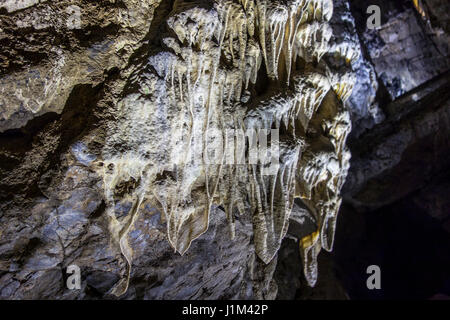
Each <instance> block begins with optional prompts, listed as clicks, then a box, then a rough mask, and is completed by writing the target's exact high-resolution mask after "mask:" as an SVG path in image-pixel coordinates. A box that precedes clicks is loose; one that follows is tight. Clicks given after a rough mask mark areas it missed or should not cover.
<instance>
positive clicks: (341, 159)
mask: <svg viewBox="0 0 450 320" xmlns="http://www.w3.org/2000/svg"><path fill="white" fill-rule="evenodd" d="M69 6H72V7H70V8H69ZM73 6H75V8H74V7H73ZM0 8H2V9H1V11H0V16H1V23H0V43H1V45H2V47H6V48H7V49H6V50H4V51H2V52H1V53H0V71H1V73H0V74H1V76H0V84H1V86H0V90H1V96H0V131H1V133H0V159H1V166H0V177H1V182H0V187H1V190H2V194H1V196H0V208H1V214H0V221H1V224H0V234H1V240H0V297H2V298H58V299H70V298H81V299H83V298H104V297H116V296H117V297H120V298H141V299H196V298H199V299H200V298H209V299H229V298H243V299H255V298H256V299H274V298H275V297H276V296H277V283H276V281H275V279H278V278H279V277H275V278H274V272H275V270H276V267H277V252H278V251H279V249H280V247H281V245H282V242H283V239H287V238H285V236H286V235H287V234H288V233H289V236H288V237H289V239H290V241H295V243H296V246H297V247H299V261H298V263H299V269H301V270H303V272H304V277H305V279H306V282H307V284H308V285H310V286H314V285H315V284H316V282H317V281H318V278H319V279H320V272H319V271H318V263H317V261H318V255H319V253H320V252H321V250H322V249H325V250H326V251H331V250H332V249H333V242H334V237H335V229H336V221H337V215H338V211H339V208H340V205H341V202H342V195H341V190H342V187H343V185H344V183H345V181H346V176H347V172H348V170H349V168H350V151H349V149H348V147H347V146H346V140H347V137H348V135H349V133H350V131H351V128H352V121H353V124H354V125H355V127H356V132H358V134H359V133H362V132H364V131H365V130H367V129H371V128H372V127H373V126H374V125H375V124H377V123H380V122H382V121H383V120H384V117H385V115H384V113H383V111H381V110H380V108H379V106H378V103H379V101H378V100H377V99H376V95H377V92H378V90H379V82H378V81H377V79H376V78H377V75H376V72H379V70H378V69H377V68H378V66H379V65H378V64H377V61H375V60H373V59H372V60H371V61H370V60H369V57H367V55H364V54H363V53H362V49H361V46H360V40H359V36H358V33H357V30H356V26H355V22H354V19H353V17H352V14H351V12H350V9H349V5H348V3H347V2H346V1H332V0H289V1H281V0H280V1H268V0H247V1H245V0H241V1H237V0H234V1H231V0H215V1H213V0H208V1H207V0H199V1H180V0H177V1H164V0H163V1H154V0H147V1H135V0H124V1H88V0H78V1H59V2H58V3H57V4H55V3H53V2H51V1H22V2H20V4H17V3H14V2H12V1H0ZM68 8H69V10H68ZM77 8H78V9H77ZM75 9H76V10H79V13H80V19H81V20H80V24H79V25H76V24H75V25H73V24H72V25H70V24H68V23H67V21H72V20H70V19H73V18H74V16H73V14H74V11H73V10H75ZM55 12H57V13H58V15H55ZM75 12H77V11H75ZM372 63H373V64H372ZM378 76H379V74H378ZM359 80H360V81H359ZM415 84H416V83H415ZM415 84H413V85H415ZM417 84H418V83H417ZM413 87H414V86H413ZM413 87H408V85H406V87H405V90H409V89H411V88H413ZM213 130H214V132H216V135H215V136H213V137H212V138H211V136H210V135H209V133H210V132H212V131H213ZM229 130H235V131H239V132H240V131H242V132H247V131H248V130H267V131H268V132H271V137H270V138H272V140H270V138H269V141H271V144H272V145H270V146H269V147H273V143H274V141H276V142H277V144H278V146H279V148H278V150H277V151H278V152H279V154H278V153H277V154H276V155H277V157H276V158H277V159H278V160H277V163H276V165H275V166H274V167H273V168H272V169H273V170H272V171H271V174H265V173H264V172H263V169H264V166H263V164H261V163H256V164H254V163H249V162H248V160H245V161H244V162H239V153H240V152H243V153H244V154H249V153H250V150H249V148H250V147H249V145H248V144H247V145H244V146H243V148H240V145H239V144H238V141H237V139H234V138H235V137H232V139H231V140H230V139H228V137H227V132H229ZM271 130H274V131H271ZM275 132H276V133H275ZM217 133H218V134H217ZM218 137H219V138H220V139H218ZM274 139H275V140H274ZM218 140H221V141H218ZM211 149H212V150H215V153H214V155H215V156H217V155H218V157H216V158H215V162H214V163H209V162H208V161H207V157H211V156H212V154H211ZM222 149H224V152H220V151H221V150H222ZM271 150H272V152H273V150H274V149H273V148H272V149H271ZM355 188H356V187H355ZM282 256H285V255H282ZM319 260H320V259H319ZM71 264H76V265H78V266H80V268H81V271H82V288H81V290H78V291H76V290H75V291H72V290H68V289H67V288H66V287H65V283H64V282H65V279H66V277H67V275H66V273H65V270H66V268H67V266H69V265H71ZM327 278H328V277H327ZM319 283H320V281H319ZM303 285H306V284H303Z"/></svg>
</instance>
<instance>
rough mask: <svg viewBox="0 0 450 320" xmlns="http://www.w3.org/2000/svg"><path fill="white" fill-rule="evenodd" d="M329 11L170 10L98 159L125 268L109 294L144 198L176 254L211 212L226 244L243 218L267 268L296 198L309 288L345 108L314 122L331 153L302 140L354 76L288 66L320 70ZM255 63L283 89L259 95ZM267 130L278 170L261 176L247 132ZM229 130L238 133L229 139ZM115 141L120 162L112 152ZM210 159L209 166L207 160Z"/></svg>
mask: <svg viewBox="0 0 450 320" xmlns="http://www.w3.org/2000/svg"><path fill="white" fill-rule="evenodd" d="M332 11H333V6H332V1H331V0H323V1H319V0H292V1H266V0H240V1H230V0H228V1H220V0H216V1H210V2H204V1H203V2H201V1H199V2H198V3H197V2H186V3H184V2H183V1H176V2H175V4H174V9H173V11H172V13H171V15H170V17H169V18H168V19H167V21H166V28H167V32H166V33H165V34H164V35H163V36H162V42H163V43H164V45H165V46H166V49H165V51H163V50H161V51H160V52H157V53H154V54H152V55H151V57H150V58H149V60H148V62H147V66H146V67H145V68H144V71H137V74H135V75H133V77H132V79H134V80H133V81H134V82H135V83H134V84H135V85H136V86H137V87H139V88H140V89H139V90H138V92H139V93H134V94H129V95H128V96H126V97H125V98H123V100H122V101H121V103H120V104H119V105H118V106H117V109H118V114H119V115H120V116H119V119H117V121H116V122H115V123H113V124H111V125H110V127H109V128H108V130H109V132H108V138H107V141H106V144H105V147H104V152H103V167H102V168H103V169H102V170H101V172H100V173H101V174H102V176H103V177H104V190H105V198H106V199H107V205H108V215H109V217H110V220H111V228H110V229H111V234H112V240H113V243H116V244H117V243H118V244H119V246H120V248H121V251H122V253H123V255H124V257H125V259H126V261H127V263H128V270H127V276H126V277H124V279H123V281H122V282H121V283H120V284H119V285H118V286H117V287H116V289H115V293H116V294H117V295H120V294H121V293H123V292H124V291H126V288H127V283H128V279H129V277H130V270H131V264H132V258H133V252H132V249H131V248H130V247H129V245H128V242H127V235H128V233H129V231H130V230H131V229H132V228H133V224H134V221H135V220H136V218H137V217H138V216H139V214H140V206H141V204H142V203H143V202H144V200H145V202H146V203H151V204H152V205H153V206H155V207H157V208H159V210H160V211H161V212H162V213H163V215H164V218H165V222H166V224H167V238H168V241H169V242H170V244H171V245H172V247H173V248H174V250H176V251H178V252H179V253H181V254H183V253H184V252H186V250H188V248H189V246H190V244H191V242H192V241H193V240H195V239H196V238H198V237H199V236H200V235H201V234H202V233H204V232H205V231H206V230H207V228H208V223H209V215H210V207H211V206H212V205H213V204H216V205H222V206H223V207H224V209H225V213H226V216H227V218H228V221H229V225H230V235H231V238H233V236H234V215H235V210H237V211H238V212H239V214H251V215H252V217H253V224H254V242H255V250H256V254H257V255H258V256H259V258H260V259H261V260H263V261H264V262H266V263H268V262H270V261H271V260H272V259H273V257H274V255H275V254H276V252H277V251H278V249H279V247H280V244H281V241H282V239H283V238H284V236H285V234H286V232H287V227H288V223H289V216H290V214H291V211H292V207H293V204H294V198H295V197H300V198H301V199H302V201H304V202H305V203H306V204H307V205H308V206H309V208H310V209H311V213H312V216H314V218H315V219H316V220H317V222H318V226H319V228H318V230H317V231H316V232H315V233H314V234H312V235H308V236H307V237H305V238H303V239H301V240H300V248H301V253H302V259H303V260H304V268H305V274H306V276H307V279H308V281H309V283H310V284H311V285H313V284H314V283H315V280H316V278H317V265H316V264H317V254H318V253H319V252H320V249H321V248H322V247H323V248H325V249H327V250H331V247H332V239H333V235H334V228H335V220H336V213H337V210H338V208H339V202H340V198H339V191H340V188H341V187H342V183H343V180H344V179H345V168H346V165H347V163H348V157H347V156H345V155H344V156H343V154H344V153H345V152H346V151H345V137H346V135H347V134H348V130H347V127H349V123H346V122H345V119H343V118H342V114H344V113H343V112H337V113H336V114H333V115H332V117H331V119H329V121H328V122H327V121H326V119H324V120H323V121H322V125H323V130H324V132H326V134H325V135H324V136H323V139H325V140H326V141H328V144H327V143H325V145H326V146H328V145H331V146H332V147H333V150H332V151H330V150H328V149H327V148H325V151H324V150H323V149H321V147H322V146H323V145H322V144H320V143H319V144H316V145H314V146H319V148H317V150H315V149H314V148H312V149H311V146H310V145H311V142H310V141H308V139H310V138H307V136H306V133H307V132H308V131H309V130H310V122H311V121H312V119H313V118H314V115H315V114H316V113H317V112H318V109H319V108H320V106H321V105H323V104H325V103H328V102H325V97H326V96H327V94H329V93H330V89H333V90H334V92H336V95H337V97H339V98H340V99H342V100H345V99H346V98H348V96H349V94H350V93H351V89H352V82H351V74H350V73H348V74H347V73H342V74H339V75H338V74H334V73H332V72H331V71H329V70H328V71H321V70H322V69H323V68H322V69H315V68H313V67H312V66H311V65H308V66H307V68H306V69H298V68H297V66H296V63H295V61H296V60H297V58H298V59H300V58H301V59H304V60H305V62H306V63H310V62H311V61H312V60H315V61H317V62H318V61H321V58H322V56H323V55H324V54H326V53H327V52H329V51H330V46H329V44H328V42H329V40H330V37H331V34H332V31H331V29H330V27H329V26H328V24H327V21H328V20H329V19H330V18H331V15H332ZM343 56H345V57H347V56H348V55H347V54H343ZM350 56H351V57H353V54H351V55H350ZM262 64H264V65H265V71H266V73H267V77H268V78H269V79H270V80H271V81H274V80H276V79H278V80H277V81H278V83H279V84H280V85H282V86H284V88H283V90H275V89H272V88H269V89H267V90H266V92H263V93H261V94H259V95H258V94H257V93H255V92H256V91H257V90H256V89H255V88H256V87H257V85H258V84H260V82H261V81H262V80H261V79H258V75H259V73H260V72H261V70H262ZM282 65H283V66H282ZM283 70H286V72H285V73H284V72H283ZM324 70H325V69H324ZM139 72H140V73H139ZM344 118H345V117H344ZM342 126H343V127H344V128H342ZM300 127H301V128H300ZM272 129H275V130H279V131H277V132H282V135H281V136H279V137H278V138H276V139H275V140H274V141H272V142H271V146H270V148H268V149H270V150H264V151H267V152H268V153H269V154H270V155H271V156H273V152H274V151H273V150H274V149H271V148H273V147H274V145H273V144H274V143H276V144H278V150H277V152H278V153H279V157H278V162H277V163H276V165H275V166H274V167H273V168H272V173H271V174H266V173H265V171H264V170H266V169H267V168H265V166H266V164H265V163H262V162H256V163H251V162H249V160H248V159H245V160H244V161H240V160H241V157H242V155H245V153H246V151H248V148H249V143H246V142H245V135H246V134H247V133H248V132H249V130H250V132H257V131H252V130H266V131H267V132H271V130H272ZM300 129H301V130H300ZM227 130H228V131H230V130H234V131H235V132H237V131H238V132H242V133H243V134H242V135H233V136H231V138H229V137H227ZM314 130H317V128H315V129H314ZM211 131H215V132H216V133H218V134H216V135H213V136H211V135H210V132H211ZM242 137H244V139H242ZM271 137H272V138H274V135H273V134H271ZM243 141H244V142H243ZM119 145H120V150H121V154H116V153H114V152H113V150H114V146H119ZM213 153H214V155H215V156H216V157H215V161H214V162H213V163H210V162H208V161H207V159H208V158H209V156H208V157H205V156H207V155H212V154H213ZM130 181H134V185H135V186H134V187H133V188H132V190H130V191H129V195H128V196H129V198H130V199H132V201H133V203H134V205H133V208H132V210H131V211H130V212H129V213H128V215H126V216H125V217H124V218H121V219H118V218H116V216H115V212H114V204H115V201H116V200H117V197H116V195H115V189H116V188H117V186H118V185H121V184H124V183H128V182H130Z"/></svg>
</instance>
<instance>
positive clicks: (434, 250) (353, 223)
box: [275, 0, 450, 299]
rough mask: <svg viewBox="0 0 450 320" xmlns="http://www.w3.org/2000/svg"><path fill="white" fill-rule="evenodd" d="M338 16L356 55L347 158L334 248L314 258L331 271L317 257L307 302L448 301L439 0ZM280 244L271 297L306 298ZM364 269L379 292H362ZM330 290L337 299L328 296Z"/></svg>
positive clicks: (445, 82)
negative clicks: (376, 15) (377, 280)
mask: <svg viewBox="0 0 450 320" xmlns="http://www.w3.org/2000/svg"><path fill="white" fill-rule="evenodd" d="M339 3H340V2H335V8H336V7H337V6H339V5H340V4H339ZM342 4H343V5H345V6H347V5H346V2H345V1H344V2H342ZM372 4H376V5H379V6H380V8H381V14H382V16H381V18H382V21H381V22H382V25H381V27H380V28H379V29H378V30H368V29H367V28H366V23H365V22H366V19H367V16H368V15H367V13H366V8H367V7H368V6H369V5H372ZM445 8H447V9H445ZM344 12H347V14H346V15H345V16H346V17H348V18H346V19H343V20H344V21H347V23H346V24H347V26H350V27H351V26H352V25H353V21H354V22H355V28H356V30H357V35H356V34H355V33H352V32H350V34H352V35H353V37H357V36H359V41H358V43H359V44H360V47H361V53H362V54H361V56H360V59H359V61H358V62H357V63H356V65H357V66H356V67H355V65H353V68H354V69H355V70H356V76H357V81H356V85H355V88H354V90H353V93H352V96H351V97H350V98H349V100H347V105H348V107H349V109H350V111H351V115H352V123H353V129H352V132H351V135H350V139H349V144H348V145H349V148H350V151H351V153H352V159H351V161H350V170H349V174H348V176H347V179H346V183H345V185H344V188H343V197H344V198H343V206H342V208H341V210H340V213H339V219H338V223H337V227H336V234H337V236H336V240H335V249H334V251H333V252H332V253H331V255H327V256H324V257H322V259H329V260H330V261H331V262H329V263H328V265H329V266H330V268H331V272H330V269H327V270H326V271H322V270H323V268H326V267H325V265H327V263H326V262H325V263H323V262H322V263H320V259H321V256H319V269H320V274H331V277H328V276H327V278H328V281H327V282H326V285H327V286H331V288H329V289H327V290H326V291H325V292H323V291H322V288H323V287H321V286H320V285H318V286H317V287H316V288H313V289H311V290H312V291H311V293H312V295H311V296H309V297H312V298H314V295H316V297H319V298H325V299H326V298H330V296H333V297H334V298H336V299H340V298H345V297H349V298H351V299H405V298H412V299H425V298H432V299H442V298H448V297H449V296H450V272H449V270H450V264H449V259H448V250H449V249H448V248H449V247H448V245H449V239H450V233H449V231H450V229H449V218H450V208H449V206H448V181H450V180H449V178H450V177H449V175H448V173H449V172H450V168H449V163H450V157H449V156H450V132H449V111H450V109H449V103H450V101H449V92H450V91H449V88H450V82H449V81H450V75H449V71H448V69H449V65H448V57H449V55H448V45H449V40H448V35H449V33H448V21H449V20H448V12H449V11H448V1H412V2H411V1H361V0H355V1H350V4H349V6H348V9H346V10H344ZM348 12H351V14H349V13H348ZM332 21H333V20H332ZM338 23H339V25H341V26H342V25H345V24H343V21H340V20H339V21H338ZM347 29H348V28H347ZM344 30H345V29H344ZM341 34H345V32H344V33H341ZM347 38H349V36H347ZM357 38H358V37H357ZM355 42H356V41H355ZM291 225H292V222H291ZM290 236H291V237H292V236H293V235H290ZM290 242H292V240H290V239H286V240H285V241H284V242H283V245H282V247H281V249H280V252H279V254H278V256H279V260H278V266H277V270H276V271H275V278H276V279H277V282H278V293H279V298H289V299H290V298H297V299H304V298H308V295H307V296H305V295H304V294H302V293H303V292H305V286H304V285H302V282H303V281H304V280H303V279H302V276H301V275H300V274H298V273H297V272H296V271H294V270H295V267H293V266H294V265H295V263H296V262H294V261H295V257H294V256H295V252H294V251H292V243H290ZM282 256H283V257H286V256H291V257H292V258H291V259H289V258H280V257H282ZM373 264H375V265H378V266H380V268H381V272H382V280H381V281H382V289H381V290H368V289H367V287H366V279H367V277H368V275H367V273H366V268H367V267H368V266H370V265H373ZM287 279H289V281H287ZM320 281H321V277H319V282H320ZM339 288H344V290H345V292H346V294H345V295H344V296H342V295H341V296H338V295H337V296H336V295H332V293H333V292H336V291H339Z"/></svg>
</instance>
